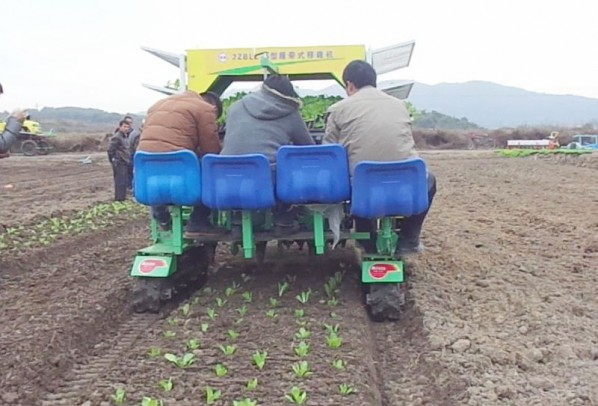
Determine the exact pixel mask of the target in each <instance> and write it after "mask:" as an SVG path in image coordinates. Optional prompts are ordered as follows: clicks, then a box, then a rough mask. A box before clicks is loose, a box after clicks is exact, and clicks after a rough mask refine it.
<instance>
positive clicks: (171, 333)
mask: <svg viewBox="0 0 598 406" xmlns="http://www.w3.org/2000/svg"><path fill="white" fill-rule="evenodd" d="M175 336H176V333H175V332H174V331H171V330H168V331H165V332H164V337H166V338H173V337H175Z"/></svg>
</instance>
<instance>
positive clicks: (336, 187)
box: [276, 144, 351, 204]
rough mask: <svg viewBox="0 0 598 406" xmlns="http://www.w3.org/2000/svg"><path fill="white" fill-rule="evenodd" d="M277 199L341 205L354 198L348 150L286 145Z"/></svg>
mask: <svg viewBox="0 0 598 406" xmlns="http://www.w3.org/2000/svg"><path fill="white" fill-rule="evenodd" d="M276 197H277V198H278V199H279V200H281V201H283V202H285V203H294V204H308V203H339V202H343V201H346V200H348V199H349V198H350V197H351V183H350V180H349V163H348V160H347V151H346V150H345V148H344V147H343V146H342V145H339V144H326V145H307V146H284V147H281V148H280V149H279V150H278V153H277V158H276Z"/></svg>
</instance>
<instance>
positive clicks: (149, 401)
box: [141, 396, 164, 406]
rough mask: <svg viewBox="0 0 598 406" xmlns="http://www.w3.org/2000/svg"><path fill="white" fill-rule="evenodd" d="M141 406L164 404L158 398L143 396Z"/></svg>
mask: <svg viewBox="0 0 598 406" xmlns="http://www.w3.org/2000/svg"><path fill="white" fill-rule="evenodd" d="M141 406H164V402H163V401H162V400H160V399H154V398H150V397H147V396H144V397H143V399H141Z"/></svg>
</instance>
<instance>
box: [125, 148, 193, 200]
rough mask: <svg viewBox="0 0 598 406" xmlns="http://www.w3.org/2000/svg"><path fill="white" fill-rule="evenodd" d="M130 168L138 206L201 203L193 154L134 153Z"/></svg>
mask: <svg viewBox="0 0 598 406" xmlns="http://www.w3.org/2000/svg"><path fill="white" fill-rule="evenodd" d="M134 168H135V177H134V181H135V199H137V201H138V202H139V203H141V204H145V205H148V206H155V205H175V206H193V205H196V204H198V203H200V202H201V167H200V165H199V158H197V155H195V153H194V152H193V151H189V150H181V151H175V152H160V153H155V152H143V151H137V152H136V153H135V156H134Z"/></svg>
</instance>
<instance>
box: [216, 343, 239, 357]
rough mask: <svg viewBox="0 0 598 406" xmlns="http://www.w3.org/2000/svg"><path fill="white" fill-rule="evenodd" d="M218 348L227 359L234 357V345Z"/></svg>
mask: <svg viewBox="0 0 598 406" xmlns="http://www.w3.org/2000/svg"><path fill="white" fill-rule="evenodd" d="M218 348H220V351H222V353H223V354H224V355H227V356H229V357H231V356H233V355H235V353H236V352H237V347H236V346H234V345H226V346H224V345H221V346H219V347H218Z"/></svg>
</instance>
